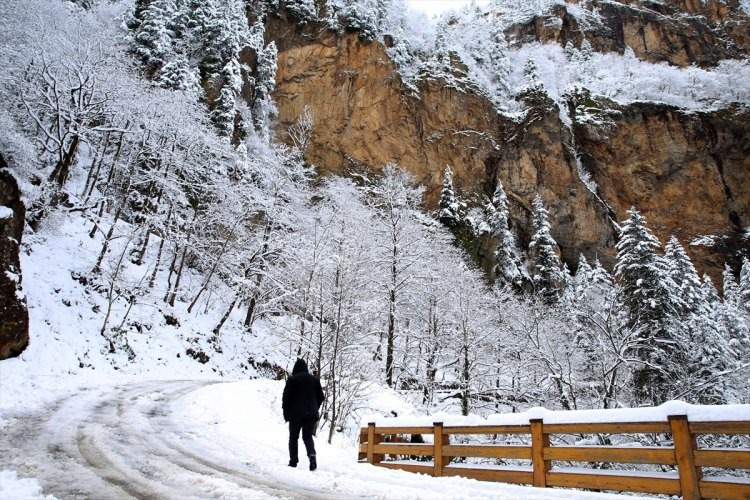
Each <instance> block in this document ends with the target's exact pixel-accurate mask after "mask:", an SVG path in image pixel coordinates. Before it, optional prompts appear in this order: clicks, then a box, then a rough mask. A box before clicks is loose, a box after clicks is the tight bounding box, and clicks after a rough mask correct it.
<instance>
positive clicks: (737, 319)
mask: <svg viewBox="0 0 750 500" xmlns="http://www.w3.org/2000/svg"><path fill="white" fill-rule="evenodd" d="M723 286H724V300H723V302H722V303H721V304H720V306H719V310H720V315H721V321H722V323H723V325H724V328H725V329H726V331H727V336H728V337H729V344H730V346H731V347H732V350H733V351H734V353H735V355H736V356H739V357H740V358H741V357H742V356H743V355H746V354H747V353H750V324H748V320H747V315H746V314H744V312H743V311H742V310H741V309H740V306H739V303H740V291H741V288H740V286H739V285H738V284H737V281H736V280H735V278H734V273H733V272H732V268H731V267H730V266H729V264H726V265H725V266H724V273H723Z"/></svg>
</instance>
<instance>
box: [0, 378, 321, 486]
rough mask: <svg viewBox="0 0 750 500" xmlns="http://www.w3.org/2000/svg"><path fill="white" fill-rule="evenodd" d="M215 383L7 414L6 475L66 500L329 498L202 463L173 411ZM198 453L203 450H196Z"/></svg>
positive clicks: (249, 471) (133, 387) (0, 438)
mask: <svg viewBox="0 0 750 500" xmlns="http://www.w3.org/2000/svg"><path fill="white" fill-rule="evenodd" d="M212 383H215V382H206V381H166V382H143V383H137V384H129V385H123V386H118V387H114V388H110V389H108V390H103V389H91V390H82V391H81V392H79V393H76V394H73V395H70V396H67V397H65V398H62V399H60V400H59V401H57V402H56V403H54V404H53V405H51V406H50V407H49V408H47V409H45V410H44V411H41V412H39V413H34V414H23V415H5V416H4V418H5V419H6V423H7V425H6V426H5V428H3V429H2V433H0V469H10V470H15V471H17V473H18V475H19V477H34V478H37V479H38V480H39V482H40V483H41V485H42V488H43V489H44V493H45V494H48V495H54V496H56V497H57V498H60V499H68V498H76V499H84V498H85V499H88V498H91V499H98V500H99V499H100V500H108V499H123V498H139V499H159V500H162V499H180V500H182V499H190V498H194V499H208V498H222V499H230V498H231V499H262V498H289V499H295V498H306V499H307V498H321V499H322V498H326V499H330V498H332V497H335V495H331V493H327V494H321V492H319V491H318V492H316V491H311V490H304V489H299V488H290V487H288V486H285V485H279V484H273V483H272V481H270V480H269V478H267V477H263V475H262V474H261V473H260V472H259V471H258V470H257V469H254V467H253V466H252V464H249V465H246V466H244V467H240V466H238V465H236V464H227V463H221V459H220V458H217V457H212V456H199V455H198V454H197V453H196V452H194V451H191V449H192V450H194V449H196V447H195V446H190V445H191V441H192V440H193V439H194V438H195V437H194V436H191V434H190V433H189V432H188V431H186V430H185V429H184V426H183V425H181V422H180V419H181V418H182V417H181V416H180V415H175V414H174V413H173V411H172V406H173V405H172V404H173V403H174V402H176V401H177V400H179V399H180V398H182V397H183V396H185V395H187V394H189V393H191V392H193V391H196V390H198V389H201V388H203V387H205V386H206V385H209V384H212ZM198 448H200V447H198Z"/></svg>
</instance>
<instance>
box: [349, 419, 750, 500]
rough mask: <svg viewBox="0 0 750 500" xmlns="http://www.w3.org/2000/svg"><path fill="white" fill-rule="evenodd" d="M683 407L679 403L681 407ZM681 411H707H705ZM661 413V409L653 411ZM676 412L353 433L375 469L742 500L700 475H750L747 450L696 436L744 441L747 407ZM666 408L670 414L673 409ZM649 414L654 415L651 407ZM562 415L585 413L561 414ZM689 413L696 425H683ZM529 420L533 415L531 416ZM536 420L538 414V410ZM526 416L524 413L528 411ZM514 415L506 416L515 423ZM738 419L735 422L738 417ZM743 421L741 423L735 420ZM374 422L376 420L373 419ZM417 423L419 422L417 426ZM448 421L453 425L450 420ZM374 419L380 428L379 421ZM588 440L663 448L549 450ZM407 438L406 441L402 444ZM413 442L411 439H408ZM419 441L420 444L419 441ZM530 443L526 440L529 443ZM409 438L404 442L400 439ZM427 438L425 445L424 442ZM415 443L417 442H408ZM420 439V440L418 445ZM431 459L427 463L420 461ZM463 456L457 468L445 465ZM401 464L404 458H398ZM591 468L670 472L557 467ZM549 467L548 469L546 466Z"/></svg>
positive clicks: (745, 485) (743, 492) (746, 486)
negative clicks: (469, 439) (516, 440)
mask: <svg viewBox="0 0 750 500" xmlns="http://www.w3.org/2000/svg"><path fill="white" fill-rule="evenodd" d="M682 405H684V404H682ZM684 406H685V407H690V408H691V409H695V408H708V407H692V406H691V405H684ZM659 408H661V409H662V410H664V409H665V408H664V407H659ZM714 408H716V409H717V410H716V411H715V412H709V413H708V414H706V413H705V412H702V413H701V412H696V411H692V412H690V411H683V414H679V415H678V414H672V415H664V416H663V417H660V418H654V417H656V416H658V415H657V414H658V412H653V411H651V412H645V413H644V412H641V413H638V411H636V412H635V413H632V412H631V413H629V414H628V413H623V412H622V411H620V410H604V411H601V410H600V411H598V412H594V413H591V412H589V415H600V416H602V415H607V414H609V415H607V417H609V418H602V419H599V421H598V422H582V421H579V420H580V418H574V419H573V421H569V422H563V423H557V422H555V421H556V420H557V421H559V420H560V418H555V417H557V416H559V415H560V414H563V412H546V413H547V414H548V415H549V416H550V418H549V419H547V420H549V422H548V421H546V420H545V419H544V418H530V419H528V420H527V422H528V423H517V422H516V423H511V424H480V425H477V424H476V423H472V424H469V425H460V424H458V425H444V423H443V422H435V423H433V424H432V425H423V424H422V425H406V424H403V423H402V422H404V421H405V419H393V420H395V421H396V422H393V423H394V424H395V425H384V424H388V423H389V422H387V420H390V419H382V418H378V419H373V421H368V420H364V421H368V425H367V427H362V429H361V434H360V447H359V460H360V462H366V463H370V464H373V465H377V466H380V467H387V468H391V469H400V470H406V471H410V472H420V473H424V474H430V475H432V476H435V477H440V476H462V477H468V478H473V479H478V480H484V481H499V482H506V483H516V484H529V485H534V486H537V487H542V488H544V487H550V486H562V487H570V488H586V489H595V490H614V491H630V492H639V493H654V494H664V495H682V497H683V498H686V499H688V498H689V499H698V498H728V499H740V498H744V499H749V498H750V479H748V478H747V477H736V476H711V477H708V476H706V477H704V475H703V469H704V468H708V467H715V468H721V469H734V470H736V469H750V448H737V447H735V448H732V447H724V448H700V447H699V446H698V445H697V440H696V437H697V436H700V435H707V434H711V435H729V436H737V435H750V405H732V406H731V408H732V410H730V411H726V410H725V411H724V412H722V411H721V410H720V409H721V408H725V409H727V408H730V407H714ZM671 409H672V410H673V409H675V408H674V405H672V408H671ZM651 410H654V409H651ZM612 412H614V413H615V414H617V412H620V416H621V417H623V416H626V415H627V416H628V417H633V416H634V415H639V414H640V415H646V416H649V417H650V418H648V419H643V420H642V421H630V420H629V419H628V418H623V419H620V420H621V421H616V420H615V421H612V419H611V416H612V415H611V413H612ZM565 413H567V414H575V413H586V412H565ZM691 413H693V414H694V416H695V420H689V417H690V414H691ZM532 414H533V413H532ZM537 414H539V412H537ZM527 415H528V413H527ZM519 416H520V415H519V414H516V415H514V416H513V418H514V420H516V421H517V420H518V417H519ZM738 417H739V418H738ZM740 418H742V419H740ZM376 420H377V421H376ZM423 420H424V417H422V418H421V421H423ZM452 420H456V419H455V418H452ZM378 421H379V422H378ZM566 434H567V435H591V434H594V435H596V434H607V435H612V434H637V435H641V434H654V435H659V434H664V435H667V437H669V436H671V439H667V442H668V443H669V445H667V446H635V447H634V446H619V447H618V446H590V445H576V446H567V445H566V446H558V445H554V446H553V445H552V444H551V442H550V437H551V436H553V435H566ZM455 435H464V438H465V437H466V436H470V435H480V436H488V435H489V436H496V435H526V437H527V439H526V441H527V442H528V441H529V440H530V444H518V445H516V444H513V445H509V444H476V443H468V444H467V443H461V444H456V443H453V444H452V443H451V436H455ZM405 436H411V437H412V438H411V439H409V438H406V437H405ZM417 436H419V437H418V438H416V439H414V438H415V437H417ZM425 438H426V439H425ZM529 438H530V439H529ZM407 439H408V441H407ZM430 439H431V440H432V443H429V442H424V441H429V440H430ZM415 441H417V442H415ZM419 441H422V442H419ZM427 457H431V461H425V460H426V459H427ZM454 457H462V460H463V461H464V462H458V461H454V463H451V460H452V459H453V458H454ZM403 458H406V459H403ZM466 458H492V459H503V460H507V459H520V460H524V461H526V462H528V463H529V465H525V466H499V465H493V464H470V463H466V462H465V459H466ZM571 461H572V462H597V463H602V462H604V463H608V464H651V465H657V466H660V467H661V468H662V470H664V469H665V468H670V469H672V470H671V471H669V472H658V471H656V472H651V471H648V472H646V471H634V470H614V469H600V468H599V469H594V468H581V467H575V468H574V467H569V466H566V465H565V464H564V463H563V462H571ZM553 462H556V463H555V466H554V467H553Z"/></svg>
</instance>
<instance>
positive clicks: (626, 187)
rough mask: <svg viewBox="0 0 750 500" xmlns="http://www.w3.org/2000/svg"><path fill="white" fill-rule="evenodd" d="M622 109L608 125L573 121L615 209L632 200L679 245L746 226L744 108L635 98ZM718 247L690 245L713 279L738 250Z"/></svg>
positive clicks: (749, 141)
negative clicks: (692, 109)
mask: <svg viewBox="0 0 750 500" xmlns="http://www.w3.org/2000/svg"><path fill="white" fill-rule="evenodd" d="M620 111H621V112H620V113H618V114H616V115H613V116H611V117H610V119H611V120H612V123H613V125H612V126H608V127H607V130H606V131H602V130H600V129H598V128H597V127H595V126H592V125H590V124H580V123H577V124H576V125H575V127H574V131H575V136H576V143H577V145H578V148H579V151H580V152H581V161H582V163H583V165H584V168H586V169H587V170H588V171H589V172H590V173H591V175H592V177H593V179H594V180H595V181H596V183H597V184H598V186H599V194H600V196H601V197H602V198H604V199H605V200H607V203H608V204H609V205H611V206H612V207H613V209H614V210H615V211H616V212H617V213H618V214H624V213H625V211H626V210H627V209H628V208H630V207H631V206H635V207H636V208H638V210H639V211H640V212H641V213H642V214H643V215H644V216H645V217H646V219H647V221H648V223H649V227H650V228H651V229H652V230H653V231H654V233H655V234H656V235H657V236H658V237H659V239H660V240H661V241H662V242H664V241H666V240H667V238H669V236H670V235H672V234H674V235H676V236H677V237H678V238H679V239H680V241H681V242H682V243H683V244H684V245H687V244H689V243H691V242H692V241H694V240H695V239H696V238H697V237H699V236H702V235H707V234H708V235H718V236H730V235H731V234H732V233H736V232H742V230H743V228H745V227H747V226H748V225H750V183H748V182H747V179H748V175H750V111H749V110H747V109H743V110H740V109H732V110H724V111H719V112H713V113H686V112H682V111H680V110H678V109H675V108H672V107H669V106H664V105H658V104H633V105H630V106H627V107H624V108H621V109H620ZM746 245H747V244H746ZM720 247H722V245H717V246H716V248H711V249H709V248H706V247H697V246H693V247H692V248H691V249H690V250H691V253H692V255H693V257H694V258H697V262H696V265H697V267H699V268H701V269H706V270H711V274H712V278H713V279H714V283H721V280H720V276H721V272H720V271H721V268H722V267H723V265H724V264H723V263H724V261H725V260H728V261H732V259H733V258H734V256H735V255H736V253H737V248H736V247H735V248H731V249H730V248H726V247H724V249H723V250H722V249H721V248H720ZM725 252H726V253H725Z"/></svg>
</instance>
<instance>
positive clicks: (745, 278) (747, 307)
mask: <svg viewBox="0 0 750 500" xmlns="http://www.w3.org/2000/svg"><path fill="white" fill-rule="evenodd" d="M737 302H738V304H737V305H738V306H739V307H740V308H741V309H744V311H745V312H746V313H748V314H750V260H748V258H747V257H744V258H743V259H742V269H741V270H740V282H739V287H738V289H737Z"/></svg>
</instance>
